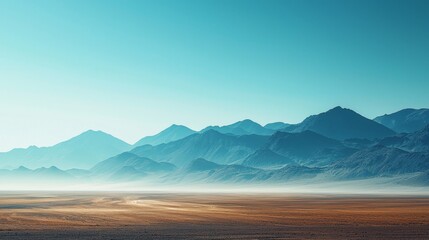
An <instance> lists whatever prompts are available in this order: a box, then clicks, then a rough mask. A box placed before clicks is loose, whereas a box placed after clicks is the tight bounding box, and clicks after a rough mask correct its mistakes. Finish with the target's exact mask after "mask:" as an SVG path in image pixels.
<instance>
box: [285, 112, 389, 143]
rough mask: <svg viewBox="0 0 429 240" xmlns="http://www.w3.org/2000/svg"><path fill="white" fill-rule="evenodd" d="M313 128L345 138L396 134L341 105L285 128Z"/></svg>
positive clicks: (313, 129) (335, 136)
mask: <svg viewBox="0 0 429 240" xmlns="http://www.w3.org/2000/svg"><path fill="white" fill-rule="evenodd" d="M305 130H311V131H314V132H316V133H319V134H321V135H324V136H326V137H330V138H334V139H338V140H344V139H349V138H363V139H379V138H384V137H387V136H392V135H394V134H395V132H394V131H392V130H390V129H389V128H387V127H385V126H383V125H381V124H379V123H377V122H374V121H372V120H370V119H367V118H365V117H363V116H361V115H359V114H358V113H356V112H354V111H352V110H350V109H345V108H341V107H336V108H333V109H331V110H329V111H327V112H324V113H320V114H318V115H313V116H310V117H308V118H306V119H305V120H304V121H303V122H301V123H299V124H296V125H291V126H289V127H286V128H284V129H283V130H282V131H285V132H302V131H305Z"/></svg>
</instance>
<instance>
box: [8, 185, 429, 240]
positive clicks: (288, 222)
mask: <svg viewBox="0 0 429 240" xmlns="http://www.w3.org/2000/svg"><path fill="white" fill-rule="evenodd" d="M76 238H79V239H429V198H426V197H388V196H384V197H383V196H363V195H359V196H356V195H355V196H352V195H350V196H345V195H341V196H338V195H291V194H178V193H171V194H166V193H96V194H89V193H40V192H39V193H5V192H3V193H0V239H76Z"/></svg>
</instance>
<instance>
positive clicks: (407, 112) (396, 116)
mask: <svg viewBox="0 0 429 240" xmlns="http://www.w3.org/2000/svg"><path fill="white" fill-rule="evenodd" d="M374 121H376V122H378V123H380V124H383V125H384V126H386V127H388V128H390V129H393V130H394V131H396V132H398V133H411V132H415V131H418V130H420V129H422V128H424V127H425V126H426V125H428V124H429V109H427V108H422V109H413V108H407V109H403V110H400V111H398V112H394V113H391V114H385V115H383V116H379V117H376V118H374Z"/></svg>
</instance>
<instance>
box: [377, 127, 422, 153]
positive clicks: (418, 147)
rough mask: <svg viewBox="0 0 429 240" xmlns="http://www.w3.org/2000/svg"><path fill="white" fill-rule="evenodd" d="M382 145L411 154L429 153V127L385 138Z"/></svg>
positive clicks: (381, 142)
mask: <svg viewBox="0 0 429 240" xmlns="http://www.w3.org/2000/svg"><path fill="white" fill-rule="evenodd" d="M380 144H383V145H386V146H391V147H396V148H400V149H404V150H406V151H411V152H429V125H427V126H426V127H425V128H423V129H421V130H419V131H417V132H413V133H408V134H398V135H396V136H393V137H387V138H384V139H382V140H381V141H380Z"/></svg>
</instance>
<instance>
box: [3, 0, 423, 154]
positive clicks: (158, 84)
mask: <svg viewBox="0 0 429 240" xmlns="http://www.w3.org/2000/svg"><path fill="white" fill-rule="evenodd" d="M336 105H341V106H344V107H348V108H352V109H354V110H356V111H357V112H359V113H361V114H363V115H365V116H367V117H371V118H372V117H375V116H377V115H380V114H384V113H389V112H393V111H396V110H399V109H401V108H405V107H414V108H421V107H429V1H406V0H404V1H394V0H386V1H377V0H367V1H365V0H347V1H344V0H339V1H330V0H325V1H320V0H314V1H308V0H296V1H287V0H285V1H265V0H264V1H262V0H261V1H239V0H233V1H230V0H228V1H220V0H219V1H208V0H204V1H200V0H195V1H183V0H181V1H177V0H172V1H162V0H161V1H160V0H156V1H126V0H124V1H106V0H100V1H96V0H91V1H86V0H85V1H78V0H69V1H64V0H62V1H58V0H51V1H38V0H34V1H20V0H0V150H8V149H10V148H12V147H26V146H28V145H33V144H35V145H38V146H45V145H51V144H54V143H56V142H58V141H60V140H64V139H67V138H69V137H71V136H73V135H76V134H78V133H79V132H82V131H84V130H87V129H100V130H103V131H106V132H109V133H111V134H113V135H115V136H118V137H120V138H122V139H124V140H126V141H128V142H134V141H136V140H138V139H139V138H140V137H142V136H144V135H148V134H154V133H157V132H158V131H160V130H161V129H163V128H165V127H167V126H168V125H170V124H172V123H177V124H184V125H187V126H189V127H191V128H194V129H197V130H198V129H200V128H203V127H204V126H206V125H215V124H219V125H222V124H228V123H232V122H235V121H237V120H241V119H244V118H251V119H253V120H255V121H257V122H260V123H262V124H264V123H267V122H272V121H285V122H291V123H295V122H299V121H301V120H302V119H303V118H305V117H306V116H308V115H309V114H314V113H318V112H322V111H325V110H327V109H329V108H332V107H334V106H336Z"/></svg>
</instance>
